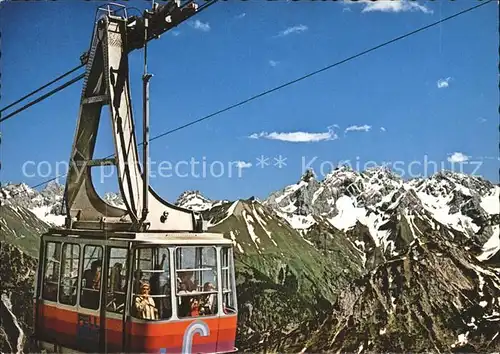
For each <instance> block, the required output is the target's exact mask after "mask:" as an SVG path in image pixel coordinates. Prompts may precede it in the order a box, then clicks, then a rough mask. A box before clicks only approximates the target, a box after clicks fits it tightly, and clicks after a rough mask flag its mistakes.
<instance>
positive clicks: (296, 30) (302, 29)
mask: <svg viewBox="0 0 500 354" xmlns="http://www.w3.org/2000/svg"><path fill="white" fill-rule="evenodd" d="M307 30H308V27H307V26H306V25H297V26H293V27H288V28H287V29H285V30H283V31H281V32H280V33H279V34H278V35H277V37H284V36H288V35H289V34H292V33H301V32H305V31H307Z"/></svg>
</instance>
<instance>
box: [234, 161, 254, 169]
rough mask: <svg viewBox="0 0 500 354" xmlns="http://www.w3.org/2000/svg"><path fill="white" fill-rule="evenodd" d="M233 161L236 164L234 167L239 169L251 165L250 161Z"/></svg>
mask: <svg viewBox="0 0 500 354" xmlns="http://www.w3.org/2000/svg"><path fill="white" fill-rule="evenodd" d="M233 162H234V163H235V164H236V167H238V168H240V169H243V168H250V167H252V163H251V162H245V161H233Z"/></svg>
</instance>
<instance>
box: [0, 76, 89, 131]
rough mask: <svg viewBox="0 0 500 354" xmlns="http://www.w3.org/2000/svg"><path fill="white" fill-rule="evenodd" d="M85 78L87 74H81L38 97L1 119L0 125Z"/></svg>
mask: <svg viewBox="0 0 500 354" xmlns="http://www.w3.org/2000/svg"><path fill="white" fill-rule="evenodd" d="M84 77H85V74H81V75H79V76H77V77H75V78H73V79H71V80H70V81H68V82H66V83H65V84H62V85H61V86H59V87H57V88H55V89H53V90H52V91H50V92H47V93H46V94H45V95H43V96H40V97H38V98H37V99H36V100H34V101H31V102H30V103H28V104H26V105H24V106H22V107H21V108H19V109H17V110H15V111H14V112H12V113H9V114H8V115H6V116H5V117H3V118H1V119H0V123H1V122H3V121H6V120H7V119H9V118H12V117H13V116H15V115H16V114H18V113H21V112H22V111H24V110H25V109H27V108H29V107H31V106H33V105H34V104H37V103H39V102H41V101H43V100H44V99H46V98H48V97H50V96H52V95H53V94H55V93H56V92H59V91H61V90H63V89H65V88H66V87H68V86H70V85H73V84H74V83H75V82H77V81H80V80H81V79H83V78H84Z"/></svg>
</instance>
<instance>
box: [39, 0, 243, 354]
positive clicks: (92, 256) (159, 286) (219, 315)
mask: <svg viewBox="0 0 500 354" xmlns="http://www.w3.org/2000/svg"><path fill="white" fill-rule="evenodd" d="M102 10H105V11H102ZM119 10H122V12H124V15H118V11H111V10H110V8H109V7H108V8H107V9H102V8H101V9H100V11H101V12H100V17H99V18H98V20H97V21H96V25H95V28H94V34H93V38H92V44H91V49H90V51H89V53H88V56H87V64H86V74H85V83H84V87H83V92H82V97H81V101H80V111H79V117H78V124H77V128H76V133H75V140H74V143H73V148H72V153H71V156H70V164H69V171H68V175H67V179H66V188H65V193H64V206H65V209H66V210H65V212H66V223H65V225H64V227H63V228H61V229H50V230H49V231H48V232H47V233H45V234H44V235H42V237H41V241H40V255H39V264H38V272H37V279H36V291H35V297H34V321H35V322H34V332H35V333H34V335H35V339H36V340H37V342H38V344H39V345H40V347H41V348H44V349H46V350H48V351H54V352H63V351H70V352H134V353H135V352H140V353H145V352H149V353H152V352H155V353H162V352H164V353H180V352H182V353H191V352H197V353H227V352H234V351H236V348H235V347H234V344H235V337H236V326H237V298H236V284H235V274H234V259H233V248H232V242H231V240H228V239H226V238H224V237H223V235H221V234H214V233H208V232H206V222H204V221H203V219H202V217H201V216H200V215H197V214H196V213H194V212H192V211H190V210H187V209H183V208H180V207H177V206H175V205H172V204H169V203H168V202H166V201H164V200H163V199H161V198H160V197H159V196H158V195H157V194H156V193H155V192H154V191H153V189H152V188H151V187H150V186H149V180H148V170H147V163H146V162H147V161H148V156H149V150H148V143H147V142H148V139H149V136H148V132H149V129H148V128H147V129H143V130H144V142H145V143H144V154H143V158H144V160H143V163H142V169H143V171H141V166H140V165H139V162H138V161H139V154H138V151H137V142H136V135H135V128H134V120H133V118H132V109H131V99H130V91H129V78H128V73H129V68H128V54H129V52H130V51H131V50H134V49H137V48H141V47H145V46H146V45H147V42H148V41H149V40H150V39H152V38H157V37H158V34H159V33H161V32H162V31H166V30H167V29H169V28H171V27H173V26H175V25H177V24H178V23H180V22H182V21H183V20H185V19H186V18H188V17H189V16H191V15H192V14H194V13H195V12H196V10H197V8H196V6H193V5H192V3H191V2H188V4H186V5H185V6H180V3H179V2H176V1H169V2H167V3H165V4H163V5H160V6H157V5H155V6H154V8H153V11H151V12H148V11H146V12H145V13H144V17H142V18H136V17H134V18H129V17H127V15H126V11H123V10H125V8H124V7H120V8H119ZM166 14H168V16H165V15H166ZM141 33H144V34H145V35H144V37H142V38H144V40H143V42H141V41H140V38H141ZM150 78H151V75H149V74H147V72H145V75H144V76H143V85H144V99H145V104H144V115H143V123H144V127H149V116H148V105H147V102H148V99H149V98H148V91H149V79H150ZM105 106H108V107H109V112H110V116H111V121H112V132H113V140H114V146H115V154H114V156H113V157H112V158H111V159H108V158H106V159H94V157H93V155H94V147H95V141H96V136H97V127H98V126H99V121H100V116H101V110H102V108H103V107H105ZM110 164H112V165H115V166H116V171H117V177H118V185H119V188H120V193H121V196H122V198H123V202H124V205H125V207H124V208H121V207H116V206H112V205H110V204H107V203H106V202H105V201H104V200H103V199H101V198H100V197H99V195H98V194H97V193H96V191H95V189H94V185H93V182H92V174H91V169H92V168H93V167H96V166H103V165H110Z"/></svg>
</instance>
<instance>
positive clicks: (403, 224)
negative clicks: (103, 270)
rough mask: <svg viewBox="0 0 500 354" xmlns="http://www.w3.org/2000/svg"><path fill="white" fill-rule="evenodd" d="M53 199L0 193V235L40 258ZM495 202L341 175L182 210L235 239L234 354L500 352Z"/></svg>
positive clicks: (55, 205) (489, 191)
mask: <svg viewBox="0 0 500 354" xmlns="http://www.w3.org/2000/svg"><path fill="white" fill-rule="evenodd" d="M46 189H47V188H46ZM19 190H24V191H25V192H24V195H25V196H24V197H23V198H21V199H18V198H16V197H15V194H16V193H17V192H18V191H19ZM61 195H62V188H61V187H60V186H57V185H55V184H53V185H51V186H50V188H48V190H42V191H41V192H38V191H34V190H29V189H28V188H27V186H25V185H9V186H7V187H4V188H2V190H0V208H2V212H1V213H0V225H1V226H2V228H1V230H0V239H1V237H2V236H3V238H4V239H6V240H7V241H8V242H9V243H12V244H16V245H18V246H19V247H21V248H22V249H23V250H25V251H26V252H28V253H31V254H33V255H35V256H36V250H37V248H38V244H37V237H38V235H39V234H40V232H41V231H43V230H44V229H46V228H47V227H48V225H47V223H50V224H52V225H61V224H62V221H63V220H64V219H63V218H62V217H61V215H59V211H60V209H61V208H60V202H61V198H60V196H61ZM499 197H500V187H499V186H495V185H493V184H491V183H490V182H488V181H486V180H483V179H481V178H479V177H473V176H466V175H461V174H456V173H451V172H442V173H438V174H436V175H434V176H432V177H431V178H427V179H414V180H410V181H404V180H402V179H400V178H399V177H397V176H396V175H394V174H393V173H391V171H388V170H385V169H380V168H377V169H372V170H368V171H364V172H357V171H352V170H350V169H348V168H339V169H337V170H335V171H333V172H332V173H331V174H329V175H327V176H326V177H325V178H324V179H323V180H317V179H316V177H315V176H314V174H313V173H312V172H307V173H305V174H304V176H302V177H301V178H300V180H299V181H298V182H297V183H296V184H293V185H290V186H287V187H285V188H284V189H283V190H280V191H277V192H275V193H272V194H271V195H270V196H269V197H268V198H267V199H265V200H264V201H262V202H260V201H257V200H253V199H252V200H237V201H233V202H230V201H218V200H216V201H212V200H209V199H208V198H205V197H204V196H203V195H202V194H201V193H200V192H198V191H194V192H191V191H188V192H185V193H183V194H182V195H181V196H180V197H179V199H178V200H177V204H178V205H181V206H184V207H186V208H190V209H192V210H195V211H198V212H201V213H202V214H203V217H204V219H205V220H207V221H208V225H209V231H212V232H220V233H223V234H224V235H225V237H227V238H228V239H231V240H232V241H233V244H234V246H235V252H236V267H237V283H238V284H237V287H238V296H239V307H240V314H241V315H240V318H239V331H238V346H239V347H240V349H241V350H243V351H253V352H255V351H280V352H281V351H286V352H289V351H295V352H300V351H302V350H306V351H308V352H310V351H312V352H322V351H342V352H344V351H349V352H350V351H409V350H411V351H437V350H438V351H452V350H466V351H469V350H488V351H490V350H499V349H500V346H499V344H498V337H499V336H500V335H498V333H497V332H495V328H497V326H498V324H499V323H498V320H499V317H498V312H499V309H498V305H499V301H500V299H499V289H500V285H499V284H500V282H499V281H498V277H499V275H498V270H497V268H496V267H499V266H500V252H499V249H500V240H499V233H500V226H499V224H500V215H499V213H500V201H499ZM104 199H106V200H107V201H108V203H110V204H113V205H120V204H121V203H122V202H121V199H120V197H119V196H118V195H117V194H113V193H108V194H106V195H105V196H104ZM40 210H43V213H41V212H40ZM454 299H456V300H454ZM454 301H455V302H454ZM404 333H407V334H406V335H403V334H404Z"/></svg>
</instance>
